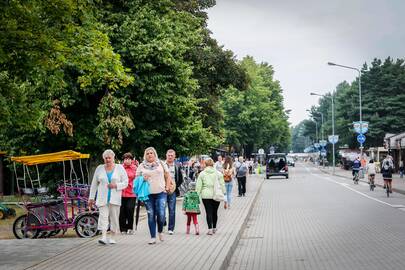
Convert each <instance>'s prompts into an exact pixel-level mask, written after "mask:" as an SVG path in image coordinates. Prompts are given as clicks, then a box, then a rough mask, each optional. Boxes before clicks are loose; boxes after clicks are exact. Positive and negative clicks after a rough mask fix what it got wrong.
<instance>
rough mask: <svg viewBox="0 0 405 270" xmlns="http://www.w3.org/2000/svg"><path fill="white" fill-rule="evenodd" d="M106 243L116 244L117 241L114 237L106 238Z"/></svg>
mask: <svg viewBox="0 0 405 270" xmlns="http://www.w3.org/2000/svg"><path fill="white" fill-rule="evenodd" d="M107 243H108V244H111V245H114V244H117V242H116V241H115V240H114V239H111V238H108V239H107Z"/></svg>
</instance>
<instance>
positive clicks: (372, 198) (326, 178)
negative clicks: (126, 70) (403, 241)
mask: <svg viewBox="0 0 405 270" xmlns="http://www.w3.org/2000/svg"><path fill="white" fill-rule="evenodd" d="M305 169H306V170H307V171H308V172H309V173H310V174H312V175H313V176H315V177H318V178H321V179H325V180H326V181H329V182H331V183H335V184H338V185H340V186H342V187H345V188H347V189H350V190H351V191H354V192H356V193H358V194H360V195H361V196H363V197H366V198H368V199H370V200H373V201H376V202H379V203H382V204H385V205H388V206H391V207H393V208H397V209H401V210H402V211H405V210H404V209H403V208H400V207H398V205H396V204H390V203H387V202H384V201H381V200H379V199H376V198H374V197H371V196H369V195H367V194H365V193H363V192H360V191H358V190H355V189H354V188H352V187H350V185H349V184H348V183H341V182H338V181H335V180H333V179H332V178H330V177H321V176H319V175H317V174H314V173H312V172H311V170H310V169H308V167H305ZM403 207H405V206H403Z"/></svg>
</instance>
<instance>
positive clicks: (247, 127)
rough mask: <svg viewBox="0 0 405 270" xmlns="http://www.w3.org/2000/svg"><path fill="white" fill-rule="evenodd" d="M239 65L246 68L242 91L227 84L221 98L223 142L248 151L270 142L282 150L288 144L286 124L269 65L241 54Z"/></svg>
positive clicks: (277, 89)
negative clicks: (245, 80) (247, 78)
mask: <svg viewBox="0 0 405 270" xmlns="http://www.w3.org/2000/svg"><path fill="white" fill-rule="evenodd" d="M240 64H241V66H242V67H243V68H244V69H245V70H246V71H247V72H248V75H249V78H250V85H249V87H248V88H247V90H246V91H238V90H237V89H235V88H234V87H231V88H229V89H228V90H227V91H226V93H225V95H224V97H223V98H222V107H223V109H224V112H225V135H226V143H227V144H228V145H232V146H233V147H234V148H235V149H237V150H239V146H241V147H242V148H243V150H244V151H245V153H246V154H247V155H249V154H250V153H252V152H253V151H255V150H257V149H258V148H260V147H263V148H266V149H268V147H270V146H271V145H274V146H277V147H278V148H279V150H285V149H286V148H287V146H288V144H289V136H290V133H289V127H288V122H287V115H286V114H285V112H284V107H283V103H282V102H283V98H282V96H281V92H282V90H281V87H280V85H279V83H278V82H277V81H274V79H273V73H274V72H273V68H272V67H271V66H269V65H268V64H266V63H261V64H257V63H256V62H255V61H254V59H253V58H252V57H245V58H244V59H243V60H242V61H241V63H240Z"/></svg>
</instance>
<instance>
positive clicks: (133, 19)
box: [0, 0, 289, 156]
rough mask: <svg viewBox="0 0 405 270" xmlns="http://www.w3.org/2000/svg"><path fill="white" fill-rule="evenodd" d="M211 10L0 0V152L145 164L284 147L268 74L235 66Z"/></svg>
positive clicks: (163, 4) (166, 2)
mask: <svg viewBox="0 0 405 270" xmlns="http://www.w3.org/2000/svg"><path fill="white" fill-rule="evenodd" d="M214 5H215V1H213V0H193V1H184V0H159V1H146V0H134V1H112V0H100V1H87V0H75V1H73V0H55V1H46V0H32V1H22V0H10V1H2V2H1V3H0V10H1V11H0V143H1V144H0V150H5V151H7V152H9V153H10V154H11V155H14V154H17V155H18V154H35V153H44V152H51V151H58V150H63V149H75V150H78V151H83V152H88V153H91V154H97V156H98V155H99V153H100V152H101V151H102V150H103V149H105V148H112V149H114V150H116V151H118V152H121V153H122V152H126V151H132V152H134V153H135V154H136V155H137V156H140V155H141V154H142V151H143V149H144V148H145V147H147V146H151V145H152V146H155V147H156V148H157V149H158V151H159V152H163V151H165V150H166V149H168V148H174V149H175V150H176V151H177V152H178V153H179V154H180V155H182V154H186V155H189V154H198V153H204V152H207V151H208V150H209V149H210V148H211V147H216V146H219V145H221V144H222V143H225V142H226V143H229V144H231V145H233V146H234V147H235V148H240V147H241V146H242V147H243V148H245V149H247V151H248V152H249V151H253V149H255V147H256V146H259V145H260V146H266V145H270V144H271V145H273V144H275V145H279V146H280V147H284V146H285V145H287V144H288V138H289V129H288V123H287V115H286V114H285V113H284V110H283V104H282V103H283V100H282V91H281V87H280V85H279V83H278V82H277V81H275V80H274V79H273V73H274V71H273V68H272V67H271V66H270V65H268V64H266V63H261V64H257V63H256V62H255V61H254V60H253V59H252V58H250V57H247V58H245V59H244V60H242V61H238V60H237V59H236V57H235V55H234V54H233V52H232V51H230V50H225V49H224V48H223V47H222V46H220V45H219V44H218V42H217V41H216V40H215V39H214V38H212V36H211V33H210V31H209V30H208V29H207V14H206V9H207V8H210V7H212V6H214ZM232 100H234V101H235V102H237V103H236V104H231V103H229V101H232ZM238 106H240V107H238ZM233 109H234V110H237V111H238V114H237V115H233V114H232V110H233ZM248 149H249V150H248Z"/></svg>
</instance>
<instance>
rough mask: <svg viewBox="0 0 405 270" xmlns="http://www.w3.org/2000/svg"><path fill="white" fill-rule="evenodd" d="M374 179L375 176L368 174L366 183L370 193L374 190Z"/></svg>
mask: <svg viewBox="0 0 405 270" xmlns="http://www.w3.org/2000/svg"><path fill="white" fill-rule="evenodd" d="M374 178H375V175H374V174H370V175H369V176H368V183H369V185H370V190H371V191H374V188H375V185H374Z"/></svg>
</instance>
